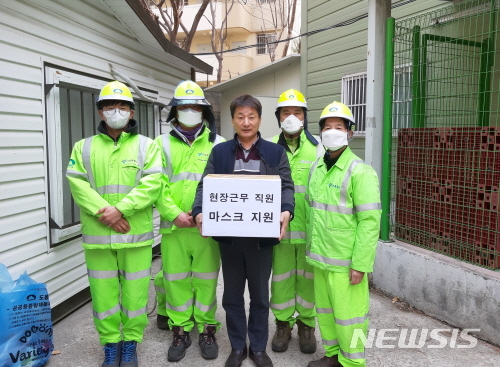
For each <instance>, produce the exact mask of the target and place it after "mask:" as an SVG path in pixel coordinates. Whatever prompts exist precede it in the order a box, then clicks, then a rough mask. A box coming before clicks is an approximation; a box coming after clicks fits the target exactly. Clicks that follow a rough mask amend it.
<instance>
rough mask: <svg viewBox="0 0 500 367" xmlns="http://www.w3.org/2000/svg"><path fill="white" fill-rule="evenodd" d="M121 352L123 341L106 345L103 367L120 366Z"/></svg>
mask: <svg viewBox="0 0 500 367" xmlns="http://www.w3.org/2000/svg"><path fill="white" fill-rule="evenodd" d="M121 354H122V342H119V343H107V344H106V345H105V346H104V362H102V367H120V356H121Z"/></svg>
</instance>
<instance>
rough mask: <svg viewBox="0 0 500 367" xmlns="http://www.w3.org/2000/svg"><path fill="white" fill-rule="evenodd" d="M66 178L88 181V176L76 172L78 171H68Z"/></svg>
mask: <svg viewBox="0 0 500 367" xmlns="http://www.w3.org/2000/svg"><path fill="white" fill-rule="evenodd" d="M66 177H71V178H79V179H82V180H84V181H88V180H89V178H88V175H87V174H86V173H85V172H78V171H74V170H72V169H68V170H67V171H66Z"/></svg>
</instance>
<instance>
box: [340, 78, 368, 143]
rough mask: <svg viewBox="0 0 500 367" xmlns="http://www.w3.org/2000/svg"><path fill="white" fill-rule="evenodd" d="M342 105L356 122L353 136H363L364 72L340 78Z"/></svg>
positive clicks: (364, 117)
mask: <svg viewBox="0 0 500 367" xmlns="http://www.w3.org/2000/svg"><path fill="white" fill-rule="evenodd" d="M341 99H342V103H343V104H345V105H347V106H348V107H349V108H350V109H351V112H352V114H353V116H354V121H356V131H355V132H354V135H355V136H364V135H365V128H366V72H364V73H358V74H352V75H346V76H344V77H343V78H342V97H341Z"/></svg>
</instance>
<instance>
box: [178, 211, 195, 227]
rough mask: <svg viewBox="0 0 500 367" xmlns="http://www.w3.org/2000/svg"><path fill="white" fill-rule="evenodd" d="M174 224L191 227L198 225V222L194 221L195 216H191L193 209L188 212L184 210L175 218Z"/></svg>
mask: <svg viewBox="0 0 500 367" xmlns="http://www.w3.org/2000/svg"><path fill="white" fill-rule="evenodd" d="M174 224H175V225H176V226H177V228H190V227H196V224H195V223H194V221H193V217H192V216H191V210H190V211H189V212H188V213H184V212H182V213H181V214H179V215H178V216H177V218H175V219H174Z"/></svg>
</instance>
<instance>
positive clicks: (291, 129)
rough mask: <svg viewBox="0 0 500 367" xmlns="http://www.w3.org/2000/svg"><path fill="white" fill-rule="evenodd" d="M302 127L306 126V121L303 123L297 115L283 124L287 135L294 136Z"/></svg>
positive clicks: (290, 117)
mask: <svg viewBox="0 0 500 367" xmlns="http://www.w3.org/2000/svg"><path fill="white" fill-rule="evenodd" d="M302 126H304V121H301V120H299V119H298V118H297V116H295V115H290V116H288V117H287V118H286V119H284V120H283V122H282V123H281V128H282V129H283V131H284V132H286V133H287V134H290V135H293V134H295V133H296V132H298V131H299V130H300V129H301V128H302Z"/></svg>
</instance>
